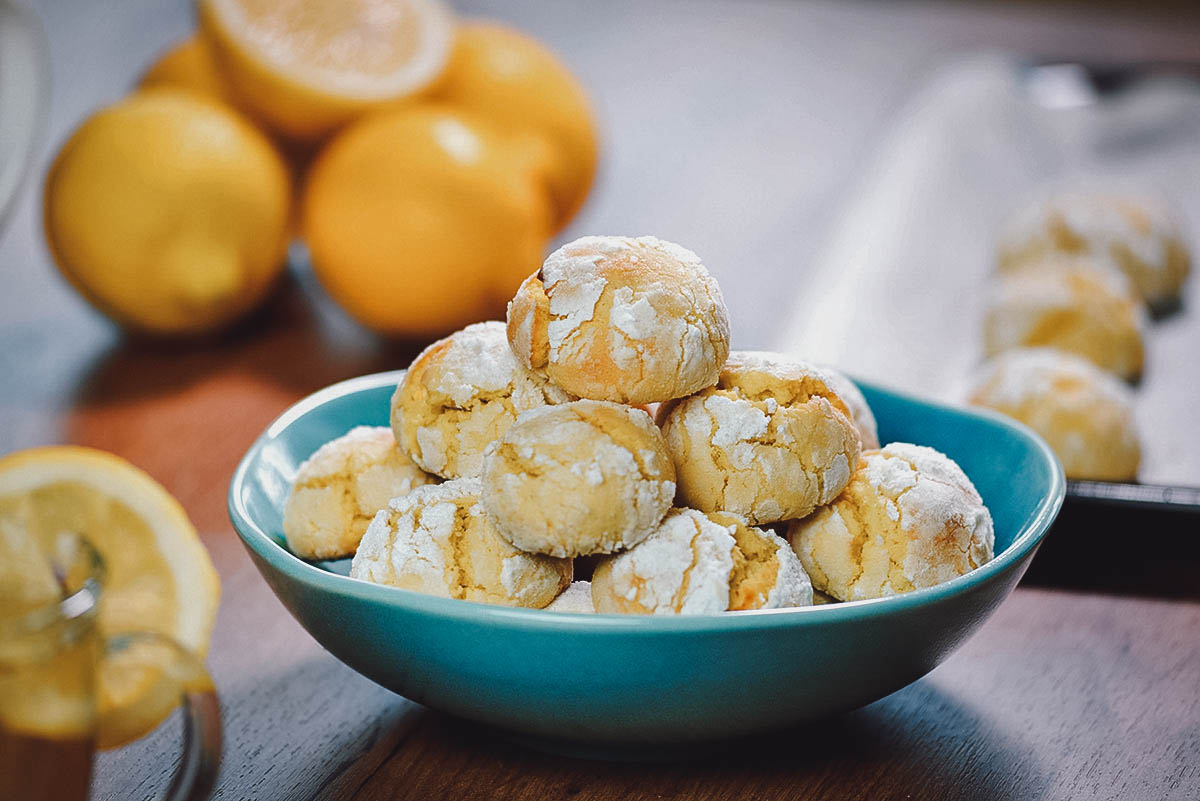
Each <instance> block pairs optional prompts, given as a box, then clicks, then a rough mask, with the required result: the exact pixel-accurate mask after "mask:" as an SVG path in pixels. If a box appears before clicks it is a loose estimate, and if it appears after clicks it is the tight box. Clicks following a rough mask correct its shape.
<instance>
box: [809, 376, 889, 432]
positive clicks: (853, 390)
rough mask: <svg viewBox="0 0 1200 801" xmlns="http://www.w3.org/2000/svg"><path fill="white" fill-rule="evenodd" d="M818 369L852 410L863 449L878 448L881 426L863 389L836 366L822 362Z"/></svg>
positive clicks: (851, 416) (852, 418)
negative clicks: (879, 426) (864, 395)
mask: <svg viewBox="0 0 1200 801" xmlns="http://www.w3.org/2000/svg"><path fill="white" fill-rule="evenodd" d="M818 369H819V370H820V371H821V372H822V373H823V374H824V375H825V380H826V381H827V382H828V383H829V386H830V387H831V388H832V389H833V391H834V392H836V393H837V394H838V396H839V397H841V399H842V400H843V401H845V403H846V408H848V409H849V410H850V419H851V420H853V421H854V427H855V428H857V429H858V435H859V437H860V438H861V439H862V447H863V450H864V451H869V450H874V449H875V448H878V447H879V428H878V426H877V424H876V422H875V413H874V412H872V411H871V407H870V406H869V405H867V399H866V398H865V397H863V394H862V390H860V389H859V388H858V385H857V384H855V383H854V382H853V381H851V380H850V378H849V376H847V375H846V374H845V373H843V372H841V371H840V370H837V369H836V368H833V367H830V366H829V365H827V364H822V365H818Z"/></svg>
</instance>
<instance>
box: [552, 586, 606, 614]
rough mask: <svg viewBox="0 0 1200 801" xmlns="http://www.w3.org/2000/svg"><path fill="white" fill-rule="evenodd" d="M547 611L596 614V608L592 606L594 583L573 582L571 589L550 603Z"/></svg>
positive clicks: (564, 591) (567, 589)
mask: <svg viewBox="0 0 1200 801" xmlns="http://www.w3.org/2000/svg"><path fill="white" fill-rule="evenodd" d="M546 611H547V612H576V613H585V614H586V613H592V612H595V611H596V607H595V606H593V605H592V582H590V581H572V582H571V586H570V587H567V588H566V589H565V590H563V591H562V592H561V593H560V594H559V596H558V597H557V598H555V599H554V600H553V601H551V602H550V605H549V606H547V607H546Z"/></svg>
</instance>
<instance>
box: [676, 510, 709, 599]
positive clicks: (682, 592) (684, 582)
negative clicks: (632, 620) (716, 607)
mask: <svg viewBox="0 0 1200 801" xmlns="http://www.w3.org/2000/svg"><path fill="white" fill-rule="evenodd" d="M688 517H689V521H690V522H691V524H692V525H693V526H694V527H695V529H696V530H695V532H693V533H692V536H691V539H689V540H688V548H689V549H691V552H692V561H691V563H690V564H689V565H688V566H687V567H686V568H685V569H684V571H683V577H682V579H681V580H680V582H679V589H678V590H676V592H675V595H674V596H673V597H672V598H671V608H672V609H673V610H674V611H675V612H679V611H680V610H682V609H683V604H684V602H685V601H686V600H687V594H688V590H690V589H691V587H692V571H693V570H695V569H696V566H697V565H699V564H700V550H699V548H698V547H697V542H698V541H699V539H700V537H701V535H702V534H703V529H702V528H701V526H700V521H699V520H697V519H695V517H693V516H691V515H689V516H688Z"/></svg>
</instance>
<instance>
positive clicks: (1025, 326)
mask: <svg viewBox="0 0 1200 801" xmlns="http://www.w3.org/2000/svg"><path fill="white" fill-rule="evenodd" d="M1144 326H1145V307H1144V306H1143V304H1142V299H1141V297H1139V296H1138V294H1137V293H1136V292H1135V291H1134V289H1133V287H1132V286H1130V284H1129V280H1128V279H1127V278H1126V277H1125V275H1124V274H1123V273H1119V272H1116V271H1114V270H1110V269H1107V268H1104V267H1101V266H1099V265H1098V264H1097V263H1096V262H1095V261H1093V260H1091V259H1086V258H1080V257H1074V256H1061V255H1055V256H1048V257H1046V258H1044V259H1042V260H1040V261H1031V262H1028V263H1027V265H1026V268H1025V269H1022V270H1013V271H1011V272H1008V273H1006V274H1004V275H1001V276H1000V277H999V278H998V279H997V281H996V282H995V283H994V284H993V287H992V294H991V298H990V301H989V303H988V306H987V311H986V312H985V314H984V319H983V343H984V351H985V352H986V353H987V355H988V356H994V355H996V354H997V353H1002V352H1003V351H1006V350H1011V349H1012V348H1019V347H1051V348H1057V349H1058V350H1064V351H1067V352H1069V353H1075V354H1077V355H1079V356H1082V357H1083V358H1085V359H1087V360H1088V361H1090V362H1092V363H1093V364H1095V365H1096V366H1097V367H1100V368H1101V369H1104V370H1108V371H1109V372H1111V373H1115V374H1116V375H1119V376H1121V377H1122V378H1127V379H1134V378H1137V377H1138V376H1139V375H1140V374H1141V372H1142V360H1143V354H1144V348H1143V345H1142V330H1143V327H1144Z"/></svg>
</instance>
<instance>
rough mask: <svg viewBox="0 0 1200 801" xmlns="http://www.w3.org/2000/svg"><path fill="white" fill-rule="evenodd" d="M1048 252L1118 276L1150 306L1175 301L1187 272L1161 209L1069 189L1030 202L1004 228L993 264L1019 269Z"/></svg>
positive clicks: (1152, 201)
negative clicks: (1085, 259) (1093, 263)
mask: <svg viewBox="0 0 1200 801" xmlns="http://www.w3.org/2000/svg"><path fill="white" fill-rule="evenodd" d="M1048 253H1070V254H1078V255H1086V256H1090V257H1091V258H1093V259H1095V260H1097V261H1099V262H1101V263H1102V264H1104V265H1106V266H1111V267H1112V268H1114V269H1116V270H1118V271H1121V272H1124V273H1125V274H1126V275H1127V276H1128V277H1129V279H1130V281H1131V282H1132V283H1133V286H1134V287H1135V289H1136V290H1137V291H1138V292H1139V293H1140V294H1141V296H1142V297H1143V298H1144V299H1145V300H1146V302H1147V303H1149V304H1151V305H1160V304H1163V303H1167V302H1170V301H1172V300H1173V299H1175V298H1177V297H1178V296H1179V290H1180V287H1182V286H1183V282H1184V279H1186V278H1187V275H1188V272H1189V270H1190V269H1191V256H1190V255H1189V254H1188V251H1187V247H1186V246H1185V245H1184V243H1183V237H1182V235H1181V234H1180V230H1179V226H1178V224H1177V223H1176V222H1175V220H1174V217H1173V215H1172V213H1171V211H1170V209H1169V208H1168V207H1167V205H1166V204H1165V203H1164V202H1163V201H1162V200H1160V199H1156V198H1153V197H1146V196H1135V195H1132V194H1119V193H1105V192H1086V191H1071V192H1063V193H1061V194H1057V195H1054V196H1051V197H1046V198H1042V199H1040V200H1038V201H1036V202H1034V203H1031V204H1030V205H1029V206H1027V207H1026V208H1024V209H1022V210H1021V211H1020V212H1019V213H1017V214H1016V215H1015V216H1014V217H1013V218H1012V219H1011V220H1009V222H1008V224H1007V225H1006V226H1005V228H1004V230H1003V232H1002V234H1001V239H1000V245H999V254H998V264H999V267H1000V269H1001V270H1010V269H1023V265H1024V264H1025V263H1026V262H1028V261H1030V260H1036V259H1038V258H1040V257H1042V256H1044V255H1046V254H1048Z"/></svg>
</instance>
